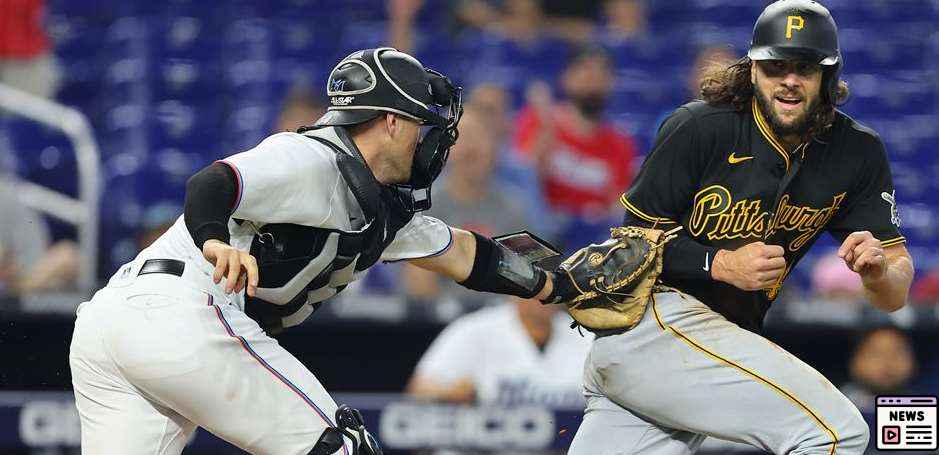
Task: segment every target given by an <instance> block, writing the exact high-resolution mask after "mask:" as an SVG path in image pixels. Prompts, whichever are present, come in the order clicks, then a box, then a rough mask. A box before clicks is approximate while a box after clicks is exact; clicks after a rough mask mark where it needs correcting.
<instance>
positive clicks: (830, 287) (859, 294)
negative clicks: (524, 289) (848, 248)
mask: <svg viewBox="0 0 939 455" xmlns="http://www.w3.org/2000/svg"><path fill="white" fill-rule="evenodd" d="M812 292H813V293H814V294H815V295H816V296H817V297H819V298H823V299H829V300H850V301H858V300H861V299H863V298H864V285H863V284H862V283H861V276H860V275H858V274H857V273H855V272H854V271H853V270H851V269H849V268H848V266H847V265H846V264H845V263H844V261H843V260H842V259H841V258H839V257H838V254H837V251H831V252H828V253H827V254H825V255H824V256H822V257H821V259H819V260H818V261H817V262H816V263H815V265H814V266H812Z"/></svg>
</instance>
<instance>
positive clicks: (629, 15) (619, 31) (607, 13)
mask: <svg viewBox="0 0 939 455" xmlns="http://www.w3.org/2000/svg"><path fill="white" fill-rule="evenodd" d="M603 16H604V17H605V19H606V21H605V23H604V25H603V28H602V30H601V31H600V34H601V36H602V40H603V42H604V43H606V44H610V45H621V44H624V43H627V42H631V41H635V40H637V39H638V38H640V37H643V36H644V35H645V33H646V28H647V25H648V18H647V14H646V7H645V3H644V2H642V1H640V0H607V1H605V2H604V3H603Z"/></svg>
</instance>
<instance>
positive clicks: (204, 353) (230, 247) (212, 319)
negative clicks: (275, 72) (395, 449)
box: [69, 48, 551, 455]
mask: <svg viewBox="0 0 939 455" xmlns="http://www.w3.org/2000/svg"><path fill="white" fill-rule="evenodd" d="M461 93H462V90H461V89H460V88H459V87H458V86H457V85H456V84H454V83H453V82H452V81H451V80H450V79H449V78H447V77H446V76H444V75H443V74H440V73H438V72H436V71H433V70H430V69H427V68H424V66H423V65H422V64H421V63H420V62H419V61H418V60H416V59H415V58H414V57H412V56H410V55H407V54H405V53H403V52H398V51H397V50H395V49H391V48H379V49H365V50H361V51H357V52H354V53H352V54H350V55H349V56H347V57H346V58H344V59H343V60H342V61H340V62H339V64H337V65H336V66H335V68H334V69H333V70H332V72H331V73H330V75H329V80H328V83H327V95H328V96H329V100H330V107H329V109H328V111H327V112H326V114H325V115H324V116H323V117H322V118H320V119H319V120H317V121H316V123H315V124H314V125H313V126H310V127H306V128H301V129H300V131H299V132H297V133H278V134H275V135H273V136H270V137H268V138H266V139H264V141H262V142H261V143H260V144H258V145H257V146H256V147H255V148H253V149H251V150H248V151H245V152H242V153H238V154H235V155H232V156H230V157H227V158H225V159H223V160H221V161H218V162H216V163H213V164H211V165H210V166H208V167H206V168H205V169H203V170H202V171H200V172H199V173H197V174H196V175H195V176H193V177H192V178H191V179H190V180H189V182H188V185H187V189H186V203H185V211H184V213H183V215H182V216H180V217H179V219H178V220H177V221H176V223H175V224H174V225H173V227H172V228H170V229H169V231H167V232H166V234H164V235H163V236H161V237H160V238H159V239H158V240H156V242H154V243H153V245H152V246H150V247H148V248H147V249H145V250H144V251H142V252H141V253H140V254H139V255H138V257H137V258H136V259H134V260H133V261H132V262H130V263H128V264H125V265H124V266H122V267H121V268H120V269H119V270H118V271H117V273H116V274H115V275H114V276H113V277H112V278H111V280H110V282H109V283H108V285H107V286H106V287H105V288H103V289H101V290H100V291H99V292H98V293H96V294H95V296H94V297H93V298H92V300H91V301H90V302H85V303H83V304H82V305H80V306H79V309H78V319H77V321H76V323H75V331H74V336H73V338H72V345H71V353H70V356H69V361H70V365H71V370H72V380H73V383H74V387H75V401H76V404H77V407H78V412H79V415H80V417H81V432H82V450H84V451H85V452H86V453H95V454H97V453H102V454H103V453H109V454H110V453H114V454H118V453H119V454H136V453H161V454H179V453H180V452H181V451H182V450H183V447H184V446H185V444H186V441H187V440H188V437H189V436H190V435H191V434H192V432H193V431H195V429H196V427H197V426H198V427H203V428H205V429H206V430H208V431H210V432H212V433H214V434H216V435H217V436H219V437H221V438H223V439H225V440H227V441H229V442H231V443H232V444H234V445H236V446H238V447H239V448H241V449H243V450H246V451H248V452H251V453H264V454H301V453H302V454H312V455H328V454H333V453H342V454H343V455H350V454H355V455H380V454H381V449H380V448H379V446H378V443H377V442H376V440H375V439H374V438H373V437H372V436H371V435H370V434H369V433H368V431H366V429H365V424H364V422H363V420H362V416H361V415H360V414H359V413H358V411H356V410H354V409H352V408H349V407H347V406H338V405H337V404H336V403H335V402H334V401H333V399H332V398H331V397H330V396H329V394H328V393H326V391H325V390H324V389H323V386H322V385H320V383H319V381H318V380H317V379H316V377H315V376H314V375H313V374H312V373H311V372H310V371H309V370H308V369H307V367H306V366H305V365H303V364H302V363H300V361H298V360H297V359H296V358H294V357H293V355H291V354H290V353H289V352H287V351H285V350H284V348H283V347H281V346H280V345H279V344H278V343H277V341H276V340H275V339H273V338H271V336H270V334H273V333H276V332H278V331H281V330H284V329H286V328H289V327H292V326H295V325H297V324H300V323H301V322H303V320H305V319H306V318H307V317H308V316H310V315H311V314H312V313H313V312H314V311H316V309H317V308H318V307H319V306H320V305H322V303H323V301H324V300H326V299H328V298H329V297H332V296H334V295H336V294H337V293H339V292H341V291H342V290H343V289H344V288H345V287H346V285H347V284H349V283H350V282H352V281H353V280H355V279H356V278H358V277H360V276H362V272H364V271H365V270H367V269H368V268H369V267H371V266H372V265H374V264H375V263H376V262H378V261H399V260H406V261H410V262H412V263H413V264H415V265H417V266H419V267H423V268H426V269H428V270H431V271H435V272H438V273H441V274H443V275H444V276H447V277H450V278H452V279H454V280H455V281H457V282H459V283H460V284H462V285H463V286H466V287H468V288H470V289H474V290H478V291H487V292H496V293H502V294H509V295H516V296H520V297H525V298H532V297H536V296H537V297H539V298H545V297H546V296H547V295H548V293H549V292H551V277H550V276H549V275H548V274H547V273H546V272H545V271H544V270H542V269H540V268H538V267H536V266H533V265H532V264H531V262H529V261H525V260H521V259H519V258H518V257H516V255H515V253H513V252H512V251H511V250H509V249H507V248H505V247H503V246H501V245H500V244H498V243H496V242H495V241H493V240H492V239H491V238H488V237H486V236H483V235H481V234H478V233H474V232H469V231H464V230H460V229H455V228H451V227H449V226H447V225H446V224H444V223H443V222H442V221H440V220H437V219H434V218H432V217H429V216H424V215H423V214H422V213H421V212H422V211H423V210H426V209H427V208H429V207H430V203H431V201H430V187H431V185H432V183H433V182H434V180H435V179H436V178H437V176H438V175H439V174H440V171H441V169H442V168H443V166H444V164H445V163H446V160H447V154H448V152H449V149H450V146H451V145H453V144H454V142H455V141H456V139H457V134H458V124H459V121H460V116H461V114H462V96H461Z"/></svg>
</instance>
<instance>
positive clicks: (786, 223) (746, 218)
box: [688, 185, 845, 251]
mask: <svg viewBox="0 0 939 455" xmlns="http://www.w3.org/2000/svg"><path fill="white" fill-rule="evenodd" d="M844 197H845V193H841V194H838V195H835V196H833V197H832V201H831V204H830V205H829V206H827V207H822V208H814V207H808V206H797V205H792V204H790V202H789V201H790V196H789V195H788V194H786V195H783V197H782V198H781V199H780V201H779V206H778V207H777V209H776V211H775V215H774V216H773V218H772V219H769V218H770V213H769V211H766V210H763V207H762V204H763V201H760V200H749V199H742V200H738V201H734V200H733V198H732V197H731V194H730V191H729V190H728V189H727V188H724V187H723V186H721V185H711V186H709V187H707V188H704V189H702V190H700V191H698V193H697V194H695V196H694V201H693V204H694V206H693V208H692V211H691V218H690V219H689V220H688V232H689V233H690V234H691V235H692V236H694V237H702V236H703V237H705V238H707V239H708V240H731V239H745V238H755V239H760V238H763V237H764V235H763V234H764V232H766V231H767V230H769V235H772V234H774V233H775V232H776V231H778V230H780V229H781V230H784V231H788V232H795V233H798V235H797V236H796V237H795V238H794V239H792V241H791V242H789V245H787V247H788V249H789V251H797V250H799V249H800V248H802V247H803V246H805V245H806V243H808V242H809V241H810V240H811V239H812V238H814V237H815V235H816V234H817V233H819V232H820V231H821V230H822V229H824V228H825V225H826V224H828V222H829V221H831V218H832V217H833V216H834V214H835V212H837V211H838V208H839V207H840V206H841V203H842V202H843V201H844Z"/></svg>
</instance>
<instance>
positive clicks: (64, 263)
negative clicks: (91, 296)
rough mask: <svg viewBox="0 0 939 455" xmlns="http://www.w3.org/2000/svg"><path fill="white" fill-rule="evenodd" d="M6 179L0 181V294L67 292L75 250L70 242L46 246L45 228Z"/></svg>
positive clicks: (74, 268)
mask: <svg viewBox="0 0 939 455" xmlns="http://www.w3.org/2000/svg"><path fill="white" fill-rule="evenodd" d="M16 194H17V191H16V188H15V186H14V183H13V182H12V181H10V180H6V179H0V213H2V214H3V217H2V218H0V294H6V295H14V296H24V295H28V294H32V293H36V292H41V291H49V290H61V289H70V288H73V287H74V286H75V278H76V275H77V271H78V247H77V246H76V244H75V242H73V241H70V240H60V241H58V242H56V243H54V244H50V243H51V240H50V235H49V228H48V226H47V225H46V222H45V220H44V219H43V218H42V217H41V216H40V215H39V214H38V213H37V212H36V211H34V210H32V209H30V208H29V207H26V206H25V205H23V204H22V203H20V202H19V201H18V200H17V199H16V196H15V195H16Z"/></svg>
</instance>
